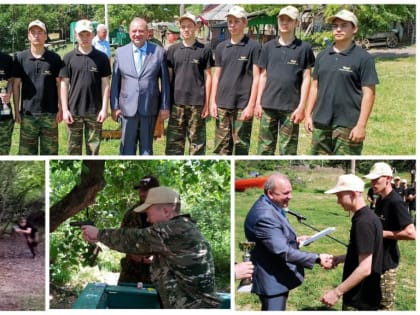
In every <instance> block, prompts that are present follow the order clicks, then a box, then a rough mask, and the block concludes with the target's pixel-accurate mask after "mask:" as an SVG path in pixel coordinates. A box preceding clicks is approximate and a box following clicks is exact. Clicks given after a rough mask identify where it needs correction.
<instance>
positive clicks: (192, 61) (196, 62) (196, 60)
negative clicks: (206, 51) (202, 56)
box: [191, 59, 200, 64]
mask: <svg viewBox="0 0 420 315" xmlns="http://www.w3.org/2000/svg"><path fill="white" fill-rule="evenodd" d="M191 63H195V64H199V63H200V60H198V59H193V60H191Z"/></svg>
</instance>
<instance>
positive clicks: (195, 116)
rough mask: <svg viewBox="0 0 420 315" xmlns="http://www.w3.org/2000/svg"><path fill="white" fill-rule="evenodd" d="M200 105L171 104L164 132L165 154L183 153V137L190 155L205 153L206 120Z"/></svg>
mask: <svg viewBox="0 0 420 315" xmlns="http://www.w3.org/2000/svg"><path fill="white" fill-rule="evenodd" d="M202 110H203V107H202V106H192V105H172V109H171V115H170V117H169V122H168V130H167V133H166V150H165V154H166V155H184V152H185V137H187V139H188V142H189V154H190V155H205V154H206V120H205V119H202V118H201V111H202Z"/></svg>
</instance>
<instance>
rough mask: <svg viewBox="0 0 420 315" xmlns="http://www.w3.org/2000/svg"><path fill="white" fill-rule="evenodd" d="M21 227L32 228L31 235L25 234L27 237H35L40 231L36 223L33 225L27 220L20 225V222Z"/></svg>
mask: <svg viewBox="0 0 420 315" xmlns="http://www.w3.org/2000/svg"><path fill="white" fill-rule="evenodd" d="M19 228H20V229H21V230H27V229H31V233H30V234H29V235H28V234H25V237H26V238H28V237H30V238H35V233H36V232H38V229H37V228H36V227H35V226H34V225H32V224H31V223H29V222H26V224H25V225H20V224H19Z"/></svg>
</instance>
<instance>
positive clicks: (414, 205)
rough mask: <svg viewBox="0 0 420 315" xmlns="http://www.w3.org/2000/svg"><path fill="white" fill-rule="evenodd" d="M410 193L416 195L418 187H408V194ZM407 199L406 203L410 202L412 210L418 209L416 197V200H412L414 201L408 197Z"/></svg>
mask: <svg viewBox="0 0 420 315" xmlns="http://www.w3.org/2000/svg"><path fill="white" fill-rule="evenodd" d="M409 195H413V196H415V195H416V188H415V187H410V188H408V189H407V192H406V196H407V197H408V196H409ZM406 200H407V201H406V203H408V208H409V209H410V210H416V198H414V200H412V201H408V199H406Z"/></svg>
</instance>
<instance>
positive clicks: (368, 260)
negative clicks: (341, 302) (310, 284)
mask: <svg viewBox="0 0 420 315" xmlns="http://www.w3.org/2000/svg"><path fill="white" fill-rule="evenodd" d="M372 257H373V254H368V255H366V254H364V255H359V265H358V266H357V268H356V269H354V270H353V272H352V273H351V275H350V276H349V277H348V278H347V279H346V280H344V281H343V282H342V283H341V284H339V285H338V286H337V287H336V288H335V289H333V290H330V291H327V292H326V293H325V294H324V296H323V297H322V298H321V302H322V303H324V304H325V305H327V306H332V305H334V304H335V303H337V301H338V299H339V298H340V297H341V296H343V294H344V293H346V292H348V291H350V290H351V289H352V288H354V287H355V286H356V285H358V284H359V283H360V282H361V281H362V280H363V279H365V278H366V277H368V276H369V275H370V274H371V272H372Z"/></svg>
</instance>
